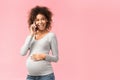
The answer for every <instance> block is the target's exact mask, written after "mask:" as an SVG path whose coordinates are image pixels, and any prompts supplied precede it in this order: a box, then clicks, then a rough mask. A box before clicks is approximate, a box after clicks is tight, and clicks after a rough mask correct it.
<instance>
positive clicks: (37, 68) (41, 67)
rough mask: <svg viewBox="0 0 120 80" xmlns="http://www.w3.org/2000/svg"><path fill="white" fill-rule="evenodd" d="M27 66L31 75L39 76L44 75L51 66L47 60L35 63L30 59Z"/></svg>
mask: <svg viewBox="0 0 120 80" xmlns="http://www.w3.org/2000/svg"><path fill="white" fill-rule="evenodd" d="M26 66H27V69H28V72H29V74H31V75H39V74H42V73H44V72H45V71H46V70H47V69H49V68H50V66H51V64H50V62H48V61H45V60H41V61H33V60H31V59H28V60H27V62H26Z"/></svg>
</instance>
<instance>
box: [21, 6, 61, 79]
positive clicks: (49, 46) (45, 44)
mask: <svg viewBox="0 0 120 80" xmlns="http://www.w3.org/2000/svg"><path fill="white" fill-rule="evenodd" d="M51 22H52V12H51V11H50V10H49V9H48V8H47V7H41V6H36V7H34V8H32V9H31V11H30V14H29V18H28V24H29V30H30V34H29V35H28V36H27V38H26V40H25V43H24V44H23V46H22V48H21V55H22V56H24V55H26V54H27V53H28V51H29V55H28V58H27V60H26V66H27V70H28V75H27V78H26V80H55V75H54V71H53V69H52V65H51V62H57V61H58V58H59V57H58V44H57V38H56V35H55V33H53V32H50V29H51ZM50 52H51V53H52V55H50V54H49V53H50Z"/></svg>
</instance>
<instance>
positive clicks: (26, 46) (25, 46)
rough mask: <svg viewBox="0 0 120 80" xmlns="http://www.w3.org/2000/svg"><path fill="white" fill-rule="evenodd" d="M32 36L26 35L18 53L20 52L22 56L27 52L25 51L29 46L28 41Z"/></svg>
mask: <svg viewBox="0 0 120 80" xmlns="http://www.w3.org/2000/svg"><path fill="white" fill-rule="evenodd" d="M32 38H33V36H32V35H29V36H27V38H26V40H25V43H24V45H23V46H22V48H21V51H20V54H21V55H22V56H24V55H26V54H27V51H28V50H29V48H30V42H31V40H32Z"/></svg>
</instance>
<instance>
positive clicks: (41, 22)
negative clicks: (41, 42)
mask: <svg viewBox="0 0 120 80" xmlns="http://www.w3.org/2000/svg"><path fill="white" fill-rule="evenodd" d="M35 23H36V25H37V27H38V29H39V30H40V31H43V30H45V29H46V24H47V19H46V17H45V16H44V15H42V14H38V15H37V16H36V19H35Z"/></svg>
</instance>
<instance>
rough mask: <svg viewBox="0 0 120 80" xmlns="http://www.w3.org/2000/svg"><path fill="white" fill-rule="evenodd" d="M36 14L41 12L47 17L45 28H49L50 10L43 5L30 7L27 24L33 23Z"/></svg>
mask: <svg viewBox="0 0 120 80" xmlns="http://www.w3.org/2000/svg"><path fill="white" fill-rule="evenodd" d="M38 14H42V15H44V16H45V17H46V19H47V21H48V22H47V25H46V28H47V29H49V28H51V22H52V15H53V14H52V12H51V11H50V10H49V8H47V7H43V6H36V7H34V8H32V9H31V11H30V14H29V16H28V25H29V27H30V25H31V24H33V22H34V21H35V19H36V16H37V15H38Z"/></svg>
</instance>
